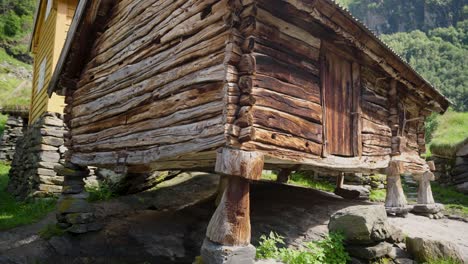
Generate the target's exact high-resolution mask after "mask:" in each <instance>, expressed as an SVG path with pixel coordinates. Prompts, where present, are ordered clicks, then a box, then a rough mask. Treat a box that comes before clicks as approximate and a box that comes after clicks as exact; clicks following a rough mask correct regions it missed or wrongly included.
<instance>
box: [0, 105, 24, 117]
mask: <svg viewBox="0 0 468 264" xmlns="http://www.w3.org/2000/svg"><path fill="white" fill-rule="evenodd" d="M0 113H1V114H4V115H10V116H21V117H28V116H29V107H28V106H22V105H11V106H0Z"/></svg>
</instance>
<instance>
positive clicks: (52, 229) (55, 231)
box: [39, 224, 65, 240]
mask: <svg viewBox="0 0 468 264" xmlns="http://www.w3.org/2000/svg"><path fill="white" fill-rule="evenodd" d="M64 234H65V230H64V229H61V228H59V227H58V226H57V225H56V224H49V225H47V226H46V227H44V228H43V229H41V230H40V231H39V236H40V237H41V238H43V239H46V240H49V239H51V238H52V237H55V236H62V235H64Z"/></svg>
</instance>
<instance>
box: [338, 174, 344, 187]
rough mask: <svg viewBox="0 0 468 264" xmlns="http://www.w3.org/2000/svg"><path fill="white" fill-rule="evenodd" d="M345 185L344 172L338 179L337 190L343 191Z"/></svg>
mask: <svg viewBox="0 0 468 264" xmlns="http://www.w3.org/2000/svg"><path fill="white" fill-rule="evenodd" d="M343 185H344V172H342V173H341V174H340V175H338V176H337V177H336V189H343Z"/></svg>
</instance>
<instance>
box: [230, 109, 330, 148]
mask: <svg viewBox="0 0 468 264" xmlns="http://www.w3.org/2000/svg"><path fill="white" fill-rule="evenodd" d="M241 111H242V109H241ZM236 125H238V126H240V127H247V126H252V125H259V126H263V127H265V128H269V129H270V130H273V131H279V132H285V133H288V134H291V135H294V136H297V137H302V138H304V139H308V140H312V141H314V142H317V143H321V142H322V126H321V125H320V124H317V123H313V122H310V121H307V120H305V119H302V118H300V117H296V116H293V115H290V114H287V113H284V112H282V111H278V110H275V109H271V108H266V107H261V106H254V107H250V108H249V109H247V110H245V113H241V114H240V118H239V119H238V120H237V121H236Z"/></svg>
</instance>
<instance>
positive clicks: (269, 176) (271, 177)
mask: <svg viewBox="0 0 468 264" xmlns="http://www.w3.org/2000/svg"><path fill="white" fill-rule="evenodd" d="M277 179H278V175H276V174H275V173H272V172H269V173H266V172H263V173H262V180H267V181H276V180H277Z"/></svg>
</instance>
